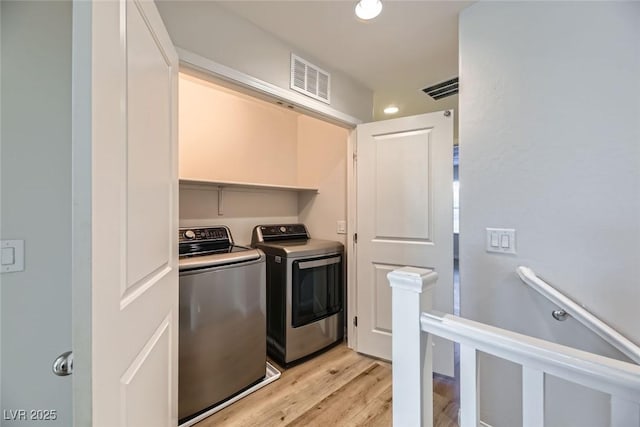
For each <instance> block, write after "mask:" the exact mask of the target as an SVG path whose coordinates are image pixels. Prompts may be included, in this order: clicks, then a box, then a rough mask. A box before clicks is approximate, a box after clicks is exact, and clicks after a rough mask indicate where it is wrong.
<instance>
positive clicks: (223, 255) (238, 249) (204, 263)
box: [178, 246, 262, 271]
mask: <svg viewBox="0 0 640 427" xmlns="http://www.w3.org/2000/svg"><path fill="white" fill-rule="evenodd" d="M261 256H262V253H261V252H260V251H259V250H258V249H251V248H245V247H244V246H231V247H229V249H227V250H226V251H224V252H210V253H207V254H204V255H195V256H183V257H180V259H179V260H178V266H179V271H187V270H196V269H201V268H209V267H219V266H223V265H231V264H238V263H242V262H249V261H255V260H258V259H260V257H261Z"/></svg>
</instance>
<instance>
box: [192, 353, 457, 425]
mask: <svg viewBox="0 0 640 427" xmlns="http://www.w3.org/2000/svg"><path fill="white" fill-rule="evenodd" d="M279 369H280V368H279ZM280 370H281V371H282V376H281V377H280V379H279V380H277V381H275V382H274V383H272V384H269V385H268V386H266V387H264V388H262V389H260V390H258V391H257V392H255V393H253V394H251V395H249V396H247V397H245V398H244V399H242V400H240V401H238V402H236V403H234V404H233V405H231V406H229V407H227V408H225V409H223V410H222V411H220V412H217V413H215V414H213V415H212V416H210V417H208V418H206V419H204V420H203V421H201V422H199V423H198V424H196V425H195V427H214V426H216V427H217V426H239V427H269V426H281V427H283V426H288V427H294V426H298V427H306V426H329V427H342V426H345V427H359V426H362V427H377V426H385V427H388V426H391V365H390V364H389V363H386V362H383V361H380V360H375V359H371V358H369V357H366V356H363V355H361V354H358V353H356V352H354V351H352V350H350V349H348V348H347V347H346V345H344V344H342V345H339V346H336V347H334V348H332V349H331V350H329V351H327V352H325V353H323V354H321V355H319V356H317V357H315V358H313V359H311V360H309V361H307V362H304V363H302V364H299V365H297V366H294V367H292V368H290V369H286V370H284V369H280ZM455 394H456V393H455V387H454V384H453V381H452V380H451V379H444V378H443V379H440V378H436V379H434V426H435V427H457V422H456V420H457V414H458V403H457V402H456V397H455Z"/></svg>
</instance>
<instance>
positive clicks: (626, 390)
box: [387, 267, 640, 427]
mask: <svg viewBox="0 0 640 427" xmlns="http://www.w3.org/2000/svg"><path fill="white" fill-rule="evenodd" d="M387 277H388V279H389V281H390V283H391V287H392V293H393V297H392V305H393V311H392V328H393V338H392V346H393V350H392V351H393V354H392V359H393V425H394V426H398V427H417V426H427V427H431V426H432V425H433V395H432V393H433V389H432V387H433V386H432V375H433V371H432V356H431V338H430V337H431V336H432V335H437V336H440V337H443V338H445V339H448V340H451V341H454V342H458V343H460V414H461V415H460V422H461V427H477V426H478V424H479V422H480V419H479V412H480V411H479V399H478V392H479V388H478V365H477V354H478V351H482V352H484V353H488V354H491V355H494V356H497V357H500V358H503V359H506V360H510V361H512V362H514V363H518V364H520V365H522V387H523V392H522V398H523V402H522V404H523V423H522V425H523V427H534V426H535V427H539V426H542V425H544V378H545V374H550V375H553V376H555V377H558V378H562V379H565V380H567V381H570V382H573V383H576V384H580V385H582V386H586V387H589V388H593V389H596V390H600V391H602V392H604V393H608V394H610V395H611V424H610V425H611V427H640V366H638V365H634V364H631V363H627V362H622V361H619V360H615V359H610V358H607V357H603V356H599V355H596V354H592V353H588V352H585V351H580V350H576V349H573V348H571V347H566V346H563V345H559V344H555V343H552V342H548V341H544V340H540V339H537V338H533V337H530V336H527V335H522V334H518V333H515V332H511V331H507V330H504V329H500V328H496V327H492V326H489V325H485V324H482V323H478V322H474V321H471V320H467V319H463V318H460V317H456V316H452V315H448V314H447V315H444V316H438V315H435V314H429V313H424V312H423V311H429V310H430V309H431V300H432V295H431V294H432V288H433V286H434V284H435V282H436V280H437V274H436V273H434V272H433V271H431V270H423V269H416V268H410V267H405V268H401V269H398V270H394V271H392V272H391V273H389V274H388V276H387Z"/></svg>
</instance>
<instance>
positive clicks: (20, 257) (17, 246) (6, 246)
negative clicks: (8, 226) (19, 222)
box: [0, 240, 24, 273]
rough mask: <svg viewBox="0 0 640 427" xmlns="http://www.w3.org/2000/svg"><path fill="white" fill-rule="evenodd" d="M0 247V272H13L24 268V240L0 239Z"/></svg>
mask: <svg viewBox="0 0 640 427" xmlns="http://www.w3.org/2000/svg"><path fill="white" fill-rule="evenodd" d="M0 248H1V249H2V265H1V266H0V272H2V273H13V272H16V271H23V270H24V240H0ZM11 258H13V259H11ZM11 261H13V262H11Z"/></svg>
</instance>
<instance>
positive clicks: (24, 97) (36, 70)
mask: <svg viewBox="0 0 640 427" xmlns="http://www.w3.org/2000/svg"><path fill="white" fill-rule="evenodd" d="M1 8H2V12H1V18H2V25H1V28H2V131H1V132H2V145H1V161H2V166H1V199H2V205H1V206H2V213H1V225H0V227H1V233H0V234H1V237H2V239H24V240H25V271H24V272H16V273H3V274H2V276H0V292H1V298H0V299H1V303H2V308H1V316H2V318H1V321H0V323H1V325H2V326H1V327H2V337H1V338H2V345H1V349H2V357H1V359H2V366H1V371H2V375H1V376H2V385H1V387H2V409H3V410H18V409H25V410H30V409H36V410H37V409H43V410H56V411H57V418H58V419H57V420H56V421H42V423H43V424H46V425H47V426H65V427H66V426H70V425H71V423H72V421H71V377H56V376H54V375H53V373H52V372H51V365H52V362H53V360H54V359H55V357H57V356H58V355H59V354H61V353H63V352H64V351H67V350H69V349H71V269H70V267H71V2H12V1H2V5H1ZM3 415H4V413H3ZM3 418H4V417H3ZM35 423H38V424H40V423H39V422H36V421H26V422H25V421H8V420H3V421H2V425H3V426H7V427H8V426H13V425H16V426H18V425H19V426H24V425H34V424H35Z"/></svg>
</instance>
